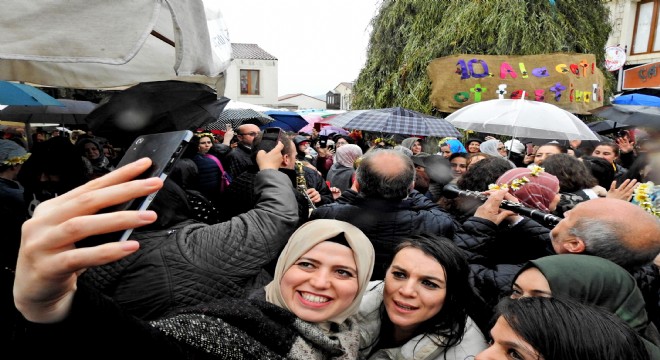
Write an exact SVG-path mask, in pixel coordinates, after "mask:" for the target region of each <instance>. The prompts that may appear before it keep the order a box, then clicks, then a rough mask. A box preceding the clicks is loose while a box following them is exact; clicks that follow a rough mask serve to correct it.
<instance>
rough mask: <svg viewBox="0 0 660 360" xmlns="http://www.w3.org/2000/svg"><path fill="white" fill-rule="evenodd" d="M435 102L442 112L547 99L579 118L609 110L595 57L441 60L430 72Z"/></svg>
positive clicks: (454, 57)
mask: <svg viewBox="0 0 660 360" xmlns="http://www.w3.org/2000/svg"><path fill="white" fill-rule="evenodd" d="M426 71H427V74H428V76H429V78H430V79H431V83H432V85H431V103H432V104H433V106H434V107H435V108H436V109H438V110H439V111H442V112H454V111H456V110H458V109H460V108H462V107H464V106H466V105H470V104H474V103H476V102H480V101H486V100H493V99H498V98H499V99H520V97H521V96H522V94H523V93H524V94H525V99H527V100H534V101H544V102H547V103H550V104H553V105H557V106H559V107H560V108H562V109H564V110H567V111H569V112H571V113H574V114H585V115H587V114H590V110H593V109H596V108H599V107H601V106H603V87H604V84H605V77H604V76H603V73H602V71H601V70H600V69H599V68H598V66H596V57H595V56H594V55H593V54H567V53H556V54H543V55H474V54H471V55H469V54H459V55H452V56H446V57H442V58H437V59H434V60H432V61H431V63H430V64H429V66H428V67H427V69H426Z"/></svg>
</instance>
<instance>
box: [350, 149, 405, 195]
mask: <svg viewBox="0 0 660 360" xmlns="http://www.w3.org/2000/svg"><path fill="white" fill-rule="evenodd" d="M384 154H390V155H392V156H394V157H398V158H399V159H400V160H401V162H402V163H403V166H402V168H401V169H400V171H397V172H396V173H393V174H384V173H383V171H382V169H381V164H380V163H379V161H377V160H374V158H378V157H380V156H382V155H384ZM356 178H357V182H358V184H359V185H360V192H361V193H363V194H365V195H367V196H369V197H374V198H382V199H405V198H406V197H407V196H408V193H409V191H410V188H411V186H412V183H413V181H414V180H415V165H414V164H413V162H412V160H411V159H410V157H409V156H407V155H406V154H404V153H402V152H399V151H396V150H391V149H372V150H369V151H367V153H366V154H364V155H363V156H362V160H361V161H360V166H358V168H357V170H356Z"/></svg>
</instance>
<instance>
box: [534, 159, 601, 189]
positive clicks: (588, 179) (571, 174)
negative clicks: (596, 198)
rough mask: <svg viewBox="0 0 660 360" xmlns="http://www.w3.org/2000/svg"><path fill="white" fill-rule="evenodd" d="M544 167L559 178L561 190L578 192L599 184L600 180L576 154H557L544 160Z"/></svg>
mask: <svg viewBox="0 0 660 360" xmlns="http://www.w3.org/2000/svg"><path fill="white" fill-rule="evenodd" d="M543 168H544V169H545V171H546V172H547V173H549V174H552V175H554V176H556V177H557V179H559V191H561V192H569V193H572V192H576V191H578V190H582V189H590V188H592V187H594V186H596V185H598V180H596V178H595V177H594V176H593V175H591V172H590V171H589V169H587V167H586V166H585V165H584V164H583V163H582V161H580V160H578V159H577V158H576V157H575V156H571V155H568V154H557V155H554V156H549V157H548V158H547V159H545V161H543Z"/></svg>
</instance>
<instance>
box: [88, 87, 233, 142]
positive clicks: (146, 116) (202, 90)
mask: <svg viewBox="0 0 660 360" xmlns="http://www.w3.org/2000/svg"><path fill="white" fill-rule="evenodd" d="M228 102H229V99H228V98H226V97H220V98H218V95H217V93H216V92H215V90H213V89H212V88H211V87H209V86H207V85H204V84H199V83H189V82H184V81H176V80H167V81H154V82H144V83H140V84H138V85H135V86H133V87H130V88H128V89H126V90H123V91H121V92H118V93H116V94H113V95H112V96H111V97H110V99H109V100H108V101H107V102H105V103H103V104H101V105H99V106H98V107H97V108H96V109H95V110H94V111H92V112H91V113H90V114H89V115H88V116H87V118H86V119H85V120H86V121H87V124H88V126H89V128H90V129H91V130H92V131H93V132H94V134H95V135H98V136H102V137H105V138H107V139H108V140H109V141H110V142H111V143H112V144H113V145H115V146H117V147H120V148H125V147H126V146H128V145H130V144H131V143H132V142H133V140H135V138H136V137H138V136H139V135H143V134H154V133H160V132H167V131H175V130H191V131H195V130H197V129H199V128H203V127H204V126H205V125H206V124H208V123H211V122H213V121H216V119H217V118H218V116H220V114H221V113H222V110H223V109H224V108H225V105H227V103H228Z"/></svg>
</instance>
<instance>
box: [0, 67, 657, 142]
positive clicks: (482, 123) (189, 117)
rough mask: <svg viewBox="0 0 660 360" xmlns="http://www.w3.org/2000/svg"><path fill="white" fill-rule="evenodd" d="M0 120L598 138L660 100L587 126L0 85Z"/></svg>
mask: <svg viewBox="0 0 660 360" xmlns="http://www.w3.org/2000/svg"><path fill="white" fill-rule="evenodd" d="M0 104H3V105H8V106H6V107H5V108H4V109H2V110H0V120H3V121H14V122H19V123H23V124H26V129H27V128H28V127H29V124H52V125H59V126H62V127H65V126H73V127H76V126H81V125H83V126H85V127H87V128H89V129H91V130H94V132H95V133H96V134H99V135H101V136H104V137H107V138H110V139H113V142H116V145H117V146H119V147H121V146H122V145H123V144H129V143H130V142H132V140H133V139H134V138H135V137H137V136H138V135H140V134H146V133H157V132H165V131H174V130H183V129H188V130H193V131H196V130H206V131H214V130H217V131H225V130H226V128H227V126H231V128H234V129H235V128H237V127H238V126H240V125H242V124H245V123H251V124H255V125H257V126H259V127H261V128H267V127H279V128H282V129H284V130H286V131H291V132H299V131H303V132H311V129H312V128H313V127H314V125H316V126H317V129H318V128H320V132H321V134H326V135H327V134H329V133H341V134H347V133H348V131H350V130H363V131H368V132H376V133H380V134H402V135H407V136H432V137H457V138H459V137H460V136H461V133H460V131H459V130H458V129H462V130H470V131H474V132H478V133H485V134H498V135H505V136H510V137H512V138H515V139H524V140H539V141H545V140H548V141H549V140H574V139H580V140H595V141H601V140H603V136H602V135H604V134H608V133H613V132H617V131H619V130H623V129H628V128H631V127H651V128H660V98H658V97H655V96H651V95H644V94H626V95H621V96H618V97H616V98H615V99H614V100H613V101H612V105H609V106H604V107H602V108H599V109H596V110H595V111H593V114H594V115H596V116H598V117H601V118H603V119H604V120H602V121H596V122H592V123H590V124H588V125H587V124H585V123H584V121H583V120H581V119H580V118H578V117H577V116H575V115H574V114H572V113H570V112H568V111H566V110H563V109H562V108H560V107H558V106H555V105H552V104H549V103H545V102H538V101H528V100H524V99H495V100H488V101H482V102H478V103H474V104H471V105H467V106H465V107H463V108H461V109H459V110H457V111H455V112H453V113H451V114H449V115H448V116H446V117H445V118H440V117H436V116H431V115H427V114H423V113H420V112H417V111H413V110H410V109H405V108H402V107H392V108H382V109H360V110H351V111H344V110H301V111H290V110H286V109H272V108H267V107H262V106H258V105H252V104H247V103H241V102H237V101H233V100H230V99H228V98H226V97H223V96H221V97H218V96H217V94H216V92H215V90H213V89H212V88H211V87H209V86H207V85H204V84H200V83H191V82H184V81H176V80H168V81H155V82H145V83H140V84H138V85H135V86H132V87H129V88H127V89H126V90H123V91H118V92H116V93H114V94H112V95H111V96H110V97H109V98H108V99H107V101H104V102H103V103H102V104H95V103H92V102H89V101H79V100H70V99H55V98H53V97H51V96H50V95H48V94H46V93H45V92H43V91H41V90H39V89H38V88H36V87H33V86H30V85H27V84H20V83H14V82H8V81H0Z"/></svg>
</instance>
